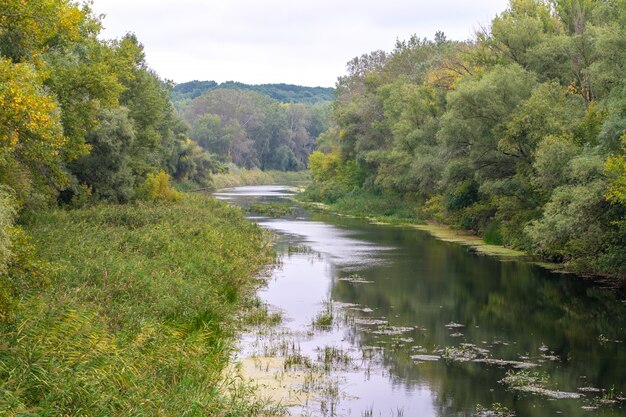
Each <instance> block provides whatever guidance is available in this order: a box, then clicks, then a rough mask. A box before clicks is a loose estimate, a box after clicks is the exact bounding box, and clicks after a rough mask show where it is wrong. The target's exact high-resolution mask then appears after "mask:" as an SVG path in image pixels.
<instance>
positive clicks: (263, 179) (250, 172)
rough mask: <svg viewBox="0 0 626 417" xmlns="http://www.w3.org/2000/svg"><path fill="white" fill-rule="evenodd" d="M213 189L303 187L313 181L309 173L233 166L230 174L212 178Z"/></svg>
mask: <svg viewBox="0 0 626 417" xmlns="http://www.w3.org/2000/svg"><path fill="white" fill-rule="evenodd" d="M212 179H213V188H214V189H216V190H220V189H222V188H232V187H240V186H245V185H273V184H281V185H294V186H298V185H303V184H305V183H308V182H309V181H310V179H311V177H310V173H309V171H297V172H287V171H261V170H260V169H244V168H239V167H236V166H233V165H229V166H228V172H224V173H219V174H215V175H213V177H212Z"/></svg>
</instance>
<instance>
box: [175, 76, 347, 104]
mask: <svg viewBox="0 0 626 417" xmlns="http://www.w3.org/2000/svg"><path fill="white" fill-rule="evenodd" d="M218 88H220V89H228V90H248V91H254V92H256V93H259V94H263V95H265V96H269V97H271V98H273V99H274V100H277V101H280V102H281V103H303V104H317V103H322V102H327V101H332V100H333V99H334V92H335V90H334V88H329V87H303V86H299V85H293V84H283V83H281V84H259V85H250V84H244V83H240V82H236V81H227V82H224V83H221V84H218V83H216V82H215V81H197V80H195V81H189V82H186V83H182V84H177V85H176V86H175V87H174V90H173V91H172V101H173V102H174V104H175V105H176V106H177V107H178V108H182V107H185V106H186V104H188V103H189V102H190V101H191V100H193V99H195V98H197V97H200V96H201V95H202V94H204V93H206V92H207V91H210V90H215V89H218Z"/></svg>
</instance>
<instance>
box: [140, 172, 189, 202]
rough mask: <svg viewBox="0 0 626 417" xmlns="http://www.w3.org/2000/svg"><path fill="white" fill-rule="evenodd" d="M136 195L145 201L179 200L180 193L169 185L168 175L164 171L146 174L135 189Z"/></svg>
mask: <svg viewBox="0 0 626 417" xmlns="http://www.w3.org/2000/svg"><path fill="white" fill-rule="evenodd" d="M137 197H138V198H139V199H141V200H147V201H180V200H181V198H182V194H181V193H180V192H178V191H176V190H175V189H173V188H172V187H170V176H169V175H167V173H166V172H165V171H159V172H158V173H157V174H152V173H150V174H148V175H147V177H146V179H145V181H144V182H143V183H142V184H141V185H140V186H139V188H138V189H137Z"/></svg>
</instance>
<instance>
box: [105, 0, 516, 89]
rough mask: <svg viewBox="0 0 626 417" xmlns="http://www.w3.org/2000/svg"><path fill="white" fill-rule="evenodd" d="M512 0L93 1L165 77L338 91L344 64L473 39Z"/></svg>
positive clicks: (108, 27)
mask: <svg viewBox="0 0 626 417" xmlns="http://www.w3.org/2000/svg"><path fill="white" fill-rule="evenodd" d="M507 3H508V1H507V0H479V1H468V0H428V1H427V0H412V1H411V0H383V1H381V0H378V1H376V0H309V1H298V0H291V1H287V0H219V1H213V0H210V1H201V0H175V1H174V0H95V1H94V4H93V9H94V11H95V12H96V13H97V14H101V13H102V14H105V15H106V17H105V19H104V27H105V29H104V32H103V34H102V37H103V38H106V39H110V38H118V37H120V36H122V35H124V34H125V33H127V32H134V33H135V34H136V35H137V37H138V38H139V41H140V42H141V43H143V45H144V47H145V52H146V58H147V61H148V64H149V65H150V67H152V68H153V69H154V70H155V71H156V72H157V73H158V74H159V75H160V76H161V77H163V78H167V79H170V80H173V81H175V82H177V83H180V82H184V81H190V80H194V79H198V80H215V81H218V82H223V81H230V80H233V81H241V82H245V83H250V84H262V83H279V82H284V83H290V84H299V85H307V86H325V87H331V86H333V85H334V84H335V81H336V79H337V77H338V76H339V75H343V74H345V64H346V62H348V61H349V60H350V59H352V58H353V57H355V56H358V55H361V54H363V53H367V52H371V51H374V50H377V49H383V50H385V51H389V50H391V49H393V47H394V44H395V40H396V38H399V39H407V38H409V37H410V36H411V35H412V34H417V35H418V36H420V37H428V38H431V39H432V38H433V36H434V34H435V32H436V31H437V30H442V31H443V32H444V33H445V34H446V36H447V37H448V38H449V39H456V40H465V39H470V38H472V37H473V33H474V31H475V30H476V29H478V28H479V27H480V25H486V24H488V23H489V22H490V21H491V19H492V18H493V17H494V16H495V15H496V14H497V13H500V12H502V11H503V10H504V9H505V8H506V5H507Z"/></svg>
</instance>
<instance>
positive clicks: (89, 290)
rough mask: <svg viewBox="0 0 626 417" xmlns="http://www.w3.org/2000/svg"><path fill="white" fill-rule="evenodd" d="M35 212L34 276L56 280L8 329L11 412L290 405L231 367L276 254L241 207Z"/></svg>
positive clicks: (192, 412) (225, 411)
mask: <svg viewBox="0 0 626 417" xmlns="http://www.w3.org/2000/svg"><path fill="white" fill-rule="evenodd" d="M32 219H33V220H32V222H31V223H29V224H27V225H26V227H25V228H26V230H27V231H28V232H29V233H30V234H31V235H32V236H33V237H34V240H35V242H34V244H35V247H36V251H37V259H38V262H39V264H40V266H41V268H38V269H36V270H33V271H32V273H40V274H41V275H42V276H41V277H39V279H38V282H41V283H47V285H44V286H40V287H37V288H38V289H31V290H28V289H25V290H24V291H23V292H22V294H23V297H22V299H21V300H20V301H19V306H18V309H17V311H16V312H15V315H14V317H13V318H12V320H10V321H9V322H8V323H4V324H1V325H0V414H2V415H90V416H130V415H133V416H148V415H150V416H154V415H168V416H169V415H183V414H184V415H188V416H196V415H197V416H206V415H213V416H257V415H275V414H276V410H272V409H271V408H270V407H269V406H268V405H266V404H263V403H259V402H255V401H256V400H253V399H252V398H254V397H253V396H251V395H249V394H250V391H249V388H248V387H246V386H244V385H243V384H242V383H241V382H240V381H239V380H238V379H234V378H229V377H227V376H225V374H226V373H225V372H224V370H225V369H227V364H228V362H229V358H230V353H231V351H232V348H233V334H234V331H235V330H236V329H237V318H238V312H240V311H242V309H243V307H244V306H245V305H246V304H248V303H250V300H251V299H252V297H254V290H255V289H256V287H257V285H258V282H257V281H256V280H255V279H253V277H254V276H255V275H256V274H258V273H259V272H260V271H261V270H262V268H263V267H264V266H265V265H267V264H269V263H271V262H272V261H273V259H274V258H273V256H274V255H273V253H272V251H271V249H270V248H269V246H268V242H267V237H266V236H265V235H264V233H263V232H262V230H261V229H260V228H259V227H257V226H256V225H253V224H251V223H249V222H247V221H246V220H245V218H244V217H243V216H242V214H241V212H240V211H239V210H237V209H234V208H232V207H229V206H227V205H226V204H224V203H221V202H217V201H215V200H214V199H212V198H208V197H204V196H185V198H184V199H183V201H181V202H179V203H172V204H145V203H141V204H135V205H126V206H110V205H100V206H97V207H94V208H85V209H78V210H60V209H57V210H52V211H46V212H41V213H36V215H35V216H32Z"/></svg>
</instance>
